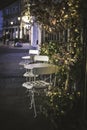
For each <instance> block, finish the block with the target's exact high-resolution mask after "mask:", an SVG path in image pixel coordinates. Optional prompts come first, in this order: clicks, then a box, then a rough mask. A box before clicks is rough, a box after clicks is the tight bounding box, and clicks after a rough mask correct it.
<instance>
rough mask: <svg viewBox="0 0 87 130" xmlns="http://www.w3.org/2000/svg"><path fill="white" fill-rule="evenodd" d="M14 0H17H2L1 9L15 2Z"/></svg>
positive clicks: (0, 0)
mask: <svg viewBox="0 0 87 130" xmlns="http://www.w3.org/2000/svg"><path fill="white" fill-rule="evenodd" d="M14 1H16V0H0V10H2V9H3V8H4V7H6V6H8V5H9V4H11V3H13V2H14Z"/></svg>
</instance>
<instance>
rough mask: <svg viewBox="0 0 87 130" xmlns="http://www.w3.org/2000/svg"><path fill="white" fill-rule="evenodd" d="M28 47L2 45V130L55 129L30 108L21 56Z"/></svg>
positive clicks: (0, 91)
mask: <svg viewBox="0 0 87 130" xmlns="http://www.w3.org/2000/svg"><path fill="white" fill-rule="evenodd" d="M28 50H29V48H28V49H25V48H24V49H21V48H9V47H0V130H54V128H53V126H52V125H51V123H50V122H49V121H48V120H47V119H46V118H45V117H44V116H43V115H40V114H39V115H38V116H37V118H34V116H33V110H30V109H29V100H28V98H27V97H26V94H25V92H26V89H25V88H23V87H22V83H23V82H24V81H25V78H24V77H23V76H22V75H23V73H24V72H25V70H24V68H23V66H20V65H19V63H20V62H21V57H22V56H24V55H26V54H28Z"/></svg>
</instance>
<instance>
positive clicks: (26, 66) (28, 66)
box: [24, 63, 55, 69]
mask: <svg viewBox="0 0 87 130" xmlns="http://www.w3.org/2000/svg"><path fill="white" fill-rule="evenodd" d="M51 66H55V65H52V64H48V63H33V64H28V65H24V68H25V69H33V68H43V67H51Z"/></svg>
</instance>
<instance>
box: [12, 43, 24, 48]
mask: <svg viewBox="0 0 87 130" xmlns="http://www.w3.org/2000/svg"><path fill="white" fill-rule="evenodd" d="M22 46H23V45H22V43H20V42H16V43H15V44H14V47H22Z"/></svg>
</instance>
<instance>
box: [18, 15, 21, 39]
mask: <svg viewBox="0 0 87 130" xmlns="http://www.w3.org/2000/svg"><path fill="white" fill-rule="evenodd" d="M20 20H21V18H20V17H18V39H19V38H20Z"/></svg>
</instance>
